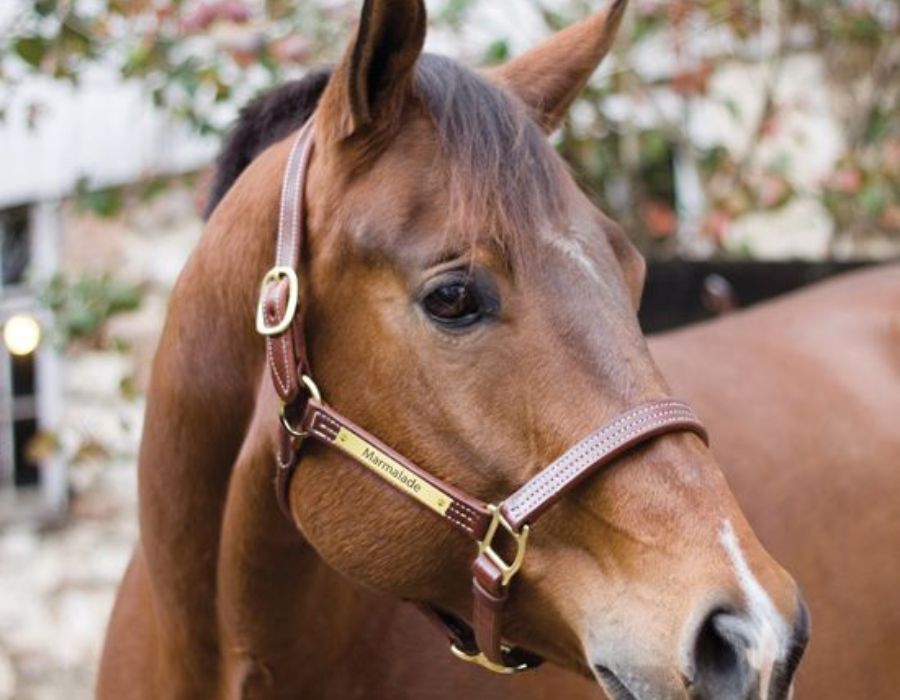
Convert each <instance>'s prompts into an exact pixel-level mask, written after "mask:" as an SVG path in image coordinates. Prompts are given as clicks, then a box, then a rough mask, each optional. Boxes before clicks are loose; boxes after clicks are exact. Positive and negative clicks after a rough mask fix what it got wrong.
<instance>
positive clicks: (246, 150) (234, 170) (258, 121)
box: [204, 68, 331, 219]
mask: <svg viewBox="0 0 900 700" xmlns="http://www.w3.org/2000/svg"><path fill="white" fill-rule="evenodd" d="M330 76H331V69H330V68H323V69H319V70H317V71H314V72H312V73H309V74H308V75H306V76H304V77H303V78H301V79H300V80H292V81H290V82H287V83H285V84H284V85H279V86H278V87H275V88H272V89H271V90H267V91H266V92H264V93H262V94H261V95H259V96H258V97H256V98H254V99H253V100H252V101H251V102H250V103H248V104H247V105H246V106H245V107H243V108H242V109H241V112H240V115H239V116H238V120H237V122H236V123H235V125H234V127H232V129H231V131H230V132H229V133H228V135H227V136H226V137H225V143H224V145H223V147H222V150H221V152H220V153H219V157H218V158H217V159H216V169H215V176H214V177H213V182H212V185H211V187H210V191H209V200H208V201H207V203H206V211H205V212H204V217H205V218H207V219H208V218H209V216H210V215H211V214H212V212H213V209H215V208H216V207H217V206H218V204H219V202H220V201H222V198H223V197H224V196H225V193H226V192H228V190H229V188H230V187H231V186H232V185H233V184H234V181H235V180H237V179H238V176H240V174H241V173H242V172H243V171H244V169H245V168H246V167H247V166H248V165H250V163H251V162H252V161H253V159H254V158H256V156H258V155H259V154H260V153H262V152H263V151H264V150H265V149H266V148H268V147H269V146H271V145H272V144H273V143H275V142H276V141H280V140H281V139H283V138H285V137H286V136H287V135H288V134H290V133H291V132H293V131H295V130H297V129H299V128H300V127H301V126H302V125H303V123H304V122H305V121H306V120H307V119H308V118H309V116H310V115H311V114H312V113H313V110H314V109H315V108H316V104H317V103H318V102H319V97H321V96H322V92H323V91H324V90H325V85H326V84H327V83H328V78H329V77H330Z"/></svg>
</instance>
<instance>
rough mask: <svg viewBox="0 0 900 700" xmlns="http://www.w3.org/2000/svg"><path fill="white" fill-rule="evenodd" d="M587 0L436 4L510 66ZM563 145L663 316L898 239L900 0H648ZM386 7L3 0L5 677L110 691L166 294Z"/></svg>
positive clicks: (652, 307) (781, 286)
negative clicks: (147, 392) (362, 19)
mask: <svg viewBox="0 0 900 700" xmlns="http://www.w3.org/2000/svg"><path fill="white" fill-rule="evenodd" d="M600 4H601V3H600V2H586V1H584V0H504V2H502V3H500V2H496V1H494V2H491V1H490V0H433V1H429V2H428V6H429V10H430V17H431V23H432V29H431V32H430V35H429V45H428V48H429V49H430V50H432V51H435V52H439V53H445V54H449V55H453V56H456V57H459V58H461V59H463V60H464V61H466V62H468V63H469V64H470V65H484V64H490V63H496V62H502V61H503V60H504V59H506V58H507V57H509V56H512V55H516V54H518V53H519V52H521V51H523V50H525V49H527V48H528V47H530V46H532V45H534V44H535V43H536V42H538V41H539V40H540V39H541V37H543V36H546V35H547V34H549V33H551V32H552V31H554V30H555V29H558V28H561V27H563V26H565V25H567V24H569V23H570V22H572V21H574V20H576V19H579V18H582V17H584V16H586V15H587V14H588V13H590V12H592V11H595V10H597V9H598V7H600ZM631 4H632V7H631V10H630V12H629V13H628V15H627V17H626V20H625V26H624V30H623V32H622V35H621V36H620V40H619V41H618V43H617V45H616V48H615V51H614V53H613V56H612V57H611V59H609V60H607V62H606V63H605V64H604V65H603V67H602V68H601V70H600V71H598V73H597V75H596V76H595V79H594V80H593V81H592V83H591V85H590V86H589V88H588V90H586V92H585V94H584V95H583V97H582V98H581V99H580V100H579V102H578V103H577V104H576V106H575V108H574V109H573V110H572V112H571V115H570V118H569V120H568V121H567V123H566V125H565V127H564V128H563V129H562V130H561V132H559V133H558V134H556V135H555V136H554V142H555V144H556V146H557V147H558V149H559V151H560V152H561V153H562V155H563V156H564V157H565V159H566V160H567V161H568V162H569V163H570V164H571V167H572V169H573V171H574V173H575V174H576V176H577V178H578V179H579V180H580V181H581V183H582V184H583V185H584V187H585V188H586V189H587V190H588V191H589V192H590V193H591V194H592V196H593V197H594V198H595V199H596V200H597V202H598V203H599V204H600V205H601V206H602V207H604V208H605V209H606V211H607V212H608V213H609V214H610V215H612V216H613V217H615V218H616V219H618V220H619V221H620V222H621V223H622V224H623V225H624V227H625V229H626V230H627V231H629V232H630V233H631V234H632V236H633V237H634V240H635V241H636V242H637V243H638V245H639V246H640V247H641V249H642V250H643V251H644V253H645V254H646V255H647V256H648V257H649V258H650V260H651V269H650V272H651V274H650V279H649V283H648V291H647V297H646V300H645V306H644V309H643V311H642V322H643V323H644V326H645V329H646V330H648V331H656V330H661V329H664V328H668V327H672V326H674V325H677V324H680V323H684V322H687V321H692V320H697V319H701V318H706V317H709V316H712V315H716V314H719V313H725V312H728V311H729V310H731V309H733V308H735V307H739V306H742V305H746V304H748V303H750V302H753V301H757V300H759V299H763V298H766V297H768V296H770V295H772V294H775V293H778V292H781V291H785V290H787V289H790V288H793V287H795V286H797V285H799V284H802V283H805V282H808V281H811V280H814V279H819V278H821V277H823V276H826V275H828V274H831V273H833V272H835V271H839V270H842V269H844V268H846V267H852V266H856V265H860V264H868V263H871V262H874V261H878V260H884V259H886V258H892V257H893V258H896V257H897V256H898V255H900V112H898V104H900V5H898V3H897V2H896V0H754V1H743V0H706V1H702V0H670V1H667V2H662V1H657V0H632V3H631ZM360 5H361V3H360V2H357V1H353V2H346V1H344V0H303V1H302V2H301V1H300V0H204V1H191V0H181V1H178V0H173V1H169V2H166V1H164V0H30V1H29V0H3V2H2V3H0V272H2V277H0V326H2V336H3V337H2V342H0V700H6V699H8V698H17V699H23V700H25V699H27V700H32V699H37V698H66V699H67V700H68V699H72V700H79V699H80V698H88V697H91V694H92V693H91V690H92V683H93V677H94V669H95V667H96V664H97V659H98V654H99V650H100V645H101V643H102V636H103V631H104V628H105V624H106V620H107V616H108V614H109V609H110V605H111V602H112V596H113V594H114V590H115V586H116V584H117V583H118V580H119V577H120V576H121V573H122V571H123V568H124V566H125V563H126V561H127V558H128V556H129V554H130V550H131V547H132V546H133V544H134V541H135V538H136V531H137V527H136V520H135V513H134V510H135V501H136V494H135V452H136V448H137V444H138V440H139V435H140V429H141V415H142V411H143V398H142V397H143V391H144V389H145V387H146V384H147V375H148V371H149V362H150V359H151V357H152V354H153V349H154V345H155V340H156V337H157V334H158V332H159V330H160V328H161V324H162V319H163V316H164V313H165V305H166V299H167V295H168V292H169V289H170V288H171V286H172V284H173V282H174V280H175V278H176V276H177V275H178V272H179V269H180V267H181V265H182V263H183V261H184V260H185V258H186V256H187V254H188V253H189V251H190V249H191V247H192V245H193V244H194V242H195V241H196V240H197V238H198V236H199V235H200V232H201V229H202V221H201V218H200V215H199V212H200V211H201V210H202V208H203V203H204V199H205V188H206V183H207V182H208V179H209V168H210V163H211V161H212V159H213V158H214V157H215V154H216V150H217V147H218V144H219V141H220V138H221V135H222V133H223V132H224V130H226V129H227V128H228V126H229V124H230V123H231V122H232V120H233V119H234V118H235V116H236V113H237V110H238V109H239V107H240V106H241V105H242V104H243V103H244V102H246V101H247V100H248V99H249V98H250V97H252V96H253V95H255V94H256V93H257V92H259V91H260V90H263V89H265V88H266V87H268V86H271V85H275V84H278V83H279V82H281V81H283V80H285V79H288V78H291V77H297V76H300V75H302V74H303V73H304V71H306V70H308V69H309V68H311V67H315V66H317V65H320V64H322V63H327V62H331V61H334V60H335V59H336V58H337V57H338V55H339V54H340V52H341V50H342V49H343V46H344V44H345V42H346V41H347V39H348V36H349V32H350V29H351V27H352V23H353V21H354V20H355V18H356V17H357V16H358V12H359V7H360Z"/></svg>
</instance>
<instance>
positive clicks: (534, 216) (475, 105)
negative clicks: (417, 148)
mask: <svg viewBox="0 0 900 700" xmlns="http://www.w3.org/2000/svg"><path fill="white" fill-rule="evenodd" d="M331 72H332V71H331V69H330V68H324V69H320V70H317V71H315V72H313V73H310V74H309V75H307V76H306V77H304V78H302V79H300V80H294V81H291V82H288V83H285V84H284V85H281V86H278V87H275V88H273V89H271V90H269V91H267V92H264V93H263V94H261V95H260V96H258V97H257V98H255V99H254V100H253V101H252V102H250V103H249V104H248V105H247V106H246V107H244V108H243V109H242V110H241V112H240V116H239V118H238V121H237V123H236V124H235V126H234V127H233V128H232V130H231V132H230V133H229V135H228V136H227V137H226V140H225V144H224V147H223V149H222V151H221V153H220V155H219V157H218V160H217V162H216V170H215V176H214V179H213V184H212V187H211V192H210V197H209V201H208V204H207V209H206V217H207V218H208V217H209V215H210V214H211V213H212V211H213V209H215V207H216V206H217V205H218V203H219V202H220V201H221V199H222V198H223V197H224V196H225V194H226V193H227V192H228V189H229V188H230V187H231V185H232V184H234V181H235V180H237V178H238V176H239V175H240V174H241V172H243V170H244V169H245V168H246V167H247V166H248V165H249V164H250V162H251V161H252V160H253V159H254V158H255V157H256V156H258V155H259V154H260V153H261V152H262V151H263V150H265V149H266V148H267V147H268V146H270V145H271V144H273V143H275V142H276V141H279V140H281V139H283V138H285V137H286V136H288V135H289V134H290V133H292V132H293V131H295V130H296V129H298V128H299V127H300V126H301V125H302V124H303V123H304V122H305V121H306V120H307V119H308V118H309V116H310V115H311V114H312V112H313V110H314V109H315V107H316V104H317V103H318V100H319V98H320V97H321V95H322V92H323V91H324V89H325V86H326V85H327V83H328V80H329V78H330V76H331ZM415 93H416V96H417V97H418V99H419V100H420V102H421V103H422V104H423V106H424V109H425V111H426V112H428V113H429V114H430V116H431V118H432V121H433V123H434V125H435V129H436V132H437V137H438V139H439V141H440V143H441V147H442V150H443V151H444V155H445V157H446V158H447V161H448V163H449V182H450V193H451V201H452V202H453V208H454V211H455V212H457V213H458V215H459V216H460V217H464V219H465V226H464V228H468V227H471V230H472V233H473V235H474V234H475V233H477V232H478V231H479V230H480V231H481V232H485V229H487V231H486V232H487V233H488V234H489V235H491V236H494V237H496V238H499V240H497V241H495V242H497V243H498V244H499V245H500V247H502V248H503V249H505V250H507V251H510V250H515V249H517V248H519V247H520V246H521V241H511V240H510V237H511V236H514V235H515V234H516V233H520V232H523V231H526V230H528V229H533V228H534V227H535V226H540V225H541V224H542V223H544V222H546V221H547V219H548V217H550V218H551V219H555V218H556V217H558V215H559V210H558V208H559V202H560V201H561V197H560V182H561V181H562V179H561V178H560V177H559V175H560V172H561V171H562V170H563V169H564V167H565V166H564V165H563V163H562V161H561V159H560V158H559V157H558V156H557V155H556V153H555V151H554V150H553V148H552V147H551V146H549V144H548V143H547V140H546V138H545V136H544V134H543V132H542V131H541V130H540V129H539V128H538V126H537V125H536V124H535V123H534V121H533V120H532V119H531V118H530V117H529V116H528V114H527V111H526V109H525V107H524V105H523V104H522V103H521V102H520V101H519V99H518V98H516V97H514V96H513V95H512V94H510V93H508V92H507V91H506V90H504V89H503V88H502V87H500V86H497V85H494V84H493V83H491V82H489V81H488V80H486V79H485V78H483V77H482V76H480V75H479V74H478V73H476V72H475V71H472V70H470V69H468V68H466V67H465V66H463V65H461V64H459V63H457V62H456V61H453V60H451V59H449V58H445V57H442V56H435V55H431V54H423V55H422V56H421V57H420V58H419V62H418V67H417V75H416V81H415ZM517 238H521V236H519V237H517Z"/></svg>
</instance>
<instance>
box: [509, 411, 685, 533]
mask: <svg viewBox="0 0 900 700" xmlns="http://www.w3.org/2000/svg"><path fill="white" fill-rule="evenodd" d="M694 418H695V416H694V414H693V412H692V411H691V410H690V409H689V408H688V407H686V406H684V405H683V404H681V403H680V402H675V401H672V402H668V403H665V404H654V405H652V406H647V407H644V408H639V409H636V410H635V411H632V412H631V413H627V414H625V415H623V416H620V417H619V418H617V419H615V420H614V421H613V422H612V423H610V424H609V425H607V426H605V427H602V428H600V429H599V431H597V432H596V433H594V434H593V435H591V436H589V437H587V438H586V439H585V440H583V441H582V442H581V443H579V444H578V445H576V447H575V448H573V449H572V450H570V451H569V452H566V453H564V454H563V455H562V457H560V458H558V459H557V460H555V461H554V462H553V463H551V464H550V465H549V466H548V467H547V468H545V469H544V470H543V471H541V472H540V473H539V474H537V475H536V476H535V477H534V478H533V479H532V480H531V481H528V482H526V483H525V484H524V485H523V486H522V487H521V488H520V489H519V490H518V491H516V492H515V493H513V494H512V495H511V496H510V497H509V498H507V499H506V502H505V504H504V505H505V507H506V508H507V509H508V511H509V513H510V514H511V515H512V516H513V518H516V519H517V518H519V517H522V516H523V515H525V514H526V513H527V512H528V511H529V510H530V509H531V508H532V507H533V506H534V505H536V504H537V503H538V502H539V501H542V500H544V499H546V498H548V497H549V496H552V495H553V494H554V493H555V492H556V491H557V489H558V488H559V487H560V486H561V485H564V484H566V483H568V482H569V481H571V480H572V479H574V478H575V477H577V476H578V475H579V474H581V473H582V472H583V471H584V469H586V468H588V467H589V466H591V465H592V464H594V463H596V462H597V461H599V460H600V459H602V458H603V456H604V455H605V454H607V453H608V452H610V451H612V450H614V449H617V448H618V447H619V446H621V445H623V444H625V443H627V442H628V441H629V440H631V439H633V438H634V437H636V436H638V435H639V434H640V433H641V432H642V431H643V430H645V429H646V428H657V427H661V426H663V425H666V424H667V423H669V422H675V421H678V420H691V419H694ZM563 460H572V461H570V462H569V463H568V464H566V465H565V466H564V467H563V468H562V470H558V469H553V468H552V467H553V464H558V463H559V462H561V461H563Z"/></svg>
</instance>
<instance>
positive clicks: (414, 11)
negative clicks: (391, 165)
mask: <svg viewBox="0 0 900 700" xmlns="http://www.w3.org/2000/svg"><path fill="white" fill-rule="evenodd" d="M425 19H426V15H425V5H424V2H423V0H365V3H364V4H363V9H362V15H361V17H360V20H359V26H358V28H357V31H356V36H355V37H354V39H353V41H351V42H350V45H349V46H348V47H347V51H346V52H345V54H344V58H343V59H342V60H341V62H340V64H339V65H338V66H337V68H336V69H335V71H334V73H333V74H332V77H331V80H330V81H329V83H328V86H327V88H326V89H325V92H324V94H323V95H322V100H321V103H320V108H319V109H320V112H322V113H323V114H324V118H323V119H321V120H320V124H319V126H318V131H319V133H320V134H322V133H323V131H325V132H326V133H327V134H329V135H330V136H331V137H332V138H334V139H336V140H341V139H344V138H346V137H348V136H351V135H353V134H356V133H357V132H360V131H363V130H365V129H367V128H373V127H377V126H389V125H391V124H392V122H393V123H394V125H395V124H396V122H397V119H398V117H399V114H400V110H401V108H402V106H403V102H404V100H405V98H406V97H407V95H408V93H409V90H410V86H411V83H412V78H413V74H414V71H415V66H416V61H417V60H418V58H419V55H420V54H421V53H422V46H423V44H424V43H425V26H426V23H425Z"/></svg>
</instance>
